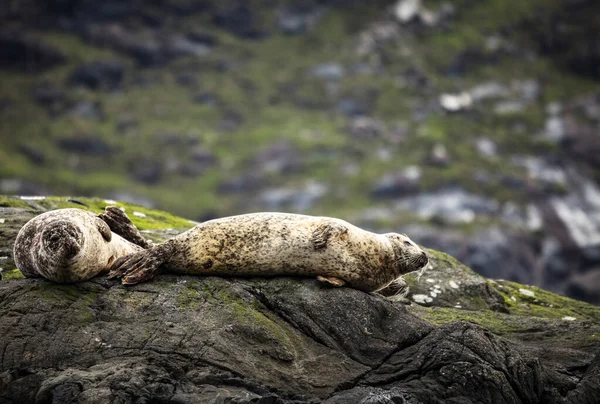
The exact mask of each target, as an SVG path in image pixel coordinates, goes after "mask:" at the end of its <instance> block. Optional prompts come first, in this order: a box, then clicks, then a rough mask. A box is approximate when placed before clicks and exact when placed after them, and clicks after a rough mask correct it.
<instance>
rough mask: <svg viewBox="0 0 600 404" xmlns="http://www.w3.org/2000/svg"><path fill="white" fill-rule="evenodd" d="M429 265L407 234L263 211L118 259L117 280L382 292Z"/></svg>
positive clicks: (203, 226) (215, 222) (209, 223)
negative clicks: (183, 277) (297, 284)
mask: <svg viewBox="0 0 600 404" xmlns="http://www.w3.org/2000/svg"><path fill="white" fill-rule="evenodd" d="M427 262H428V259H427V255H426V254H425V252H424V251H423V250H422V249H421V248H419V247H418V246H417V245H416V244H415V243H414V242H412V241H411V240H410V239H409V238H408V237H407V236H404V235H401V234H396V233H388V234H375V233H372V232H369V231H366V230H363V229H360V228H358V227H356V226H353V225H351V224H350V223H348V222H345V221H343V220H340V219H335V218H329V217H314V216H306V215H296V214H288V213H276V212H264V213H252V214H246V215H239V216H231V217H225V218H221V219H215V220H211V221H207V222H204V223H201V224H199V225H197V226H196V227H194V228H192V229H190V230H188V231H187V232H184V233H182V234H180V235H178V236H175V237H173V238H171V239H169V240H168V241H166V242H165V243H162V244H158V245H155V246H152V247H150V248H149V249H147V250H144V251H142V252H139V253H135V254H133V255H131V256H127V257H123V258H121V259H119V260H118V261H117V262H116V263H115V264H114V266H113V268H112V271H111V276H113V277H123V283H125V284H131V283H138V282H140V281H142V280H146V279H148V278H151V277H152V275H153V273H154V272H155V271H156V269H157V267H158V266H162V267H163V268H164V269H166V270H167V271H169V272H173V273H179V274H190V275H226V276H274V275H299V276H311V277H317V278H318V279H319V280H321V281H326V282H329V283H331V284H333V285H334V286H341V285H343V284H346V285H348V286H350V287H353V288H356V289H360V290H364V291H368V292H371V291H376V290H379V289H381V288H384V287H386V286H387V285H388V284H389V283H391V282H392V281H394V280H395V279H397V278H398V277H400V276H401V275H403V274H406V273H408V272H412V271H416V270H418V269H420V268H421V267H423V266H424V265H425V264H426V263H427Z"/></svg>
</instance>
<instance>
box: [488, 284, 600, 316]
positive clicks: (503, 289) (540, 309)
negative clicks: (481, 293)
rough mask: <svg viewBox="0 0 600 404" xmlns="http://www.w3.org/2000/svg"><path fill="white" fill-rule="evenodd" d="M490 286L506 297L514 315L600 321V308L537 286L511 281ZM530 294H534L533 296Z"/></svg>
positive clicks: (505, 299)
mask: <svg viewBox="0 0 600 404" xmlns="http://www.w3.org/2000/svg"><path fill="white" fill-rule="evenodd" d="M489 284H490V286H491V287H493V288H494V289H495V290H496V291H497V292H498V293H500V294H501V295H502V296H503V297H504V301H505V302H506V304H507V305H508V307H509V309H510V312H511V313H512V314H514V315H527V316H533V317H544V318H563V317H575V318H576V319H580V320H583V319H585V320H592V321H600V307H597V306H594V305H591V304H588V303H584V302H580V301H578V300H574V299H571V298H568V297H565V296H561V295H559V294H556V293H552V292H548V291H546V290H543V289H540V288H538V287H536V286H528V285H521V284H519V283H516V282H510V281H490V282H489ZM523 291H525V292H523ZM530 293H533V296H531V295H530Z"/></svg>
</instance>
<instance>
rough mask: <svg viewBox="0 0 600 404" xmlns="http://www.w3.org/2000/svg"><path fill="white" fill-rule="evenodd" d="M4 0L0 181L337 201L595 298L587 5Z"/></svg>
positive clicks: (264, 202)
mask: <svg viewBox="0 0 600 404" xmlns="http://www.w3.org/2000/svg"><path fill="white" fill-rule="evenodd" d="M2 4H3V5H2V7H1V8H0V140H1V143H0V145H1V148H0V193H1V194H17V195H73V196H77V195H83V196H99V197H102V198H108V199H117V200H122V201H129V202H135V203H139V204H142V205H146V206H149V207H155V208H159V209H163V210H168V211H170V212H172V213H176V214H178V215H181V216H184V217H186V218H189V219H192V220H197V221H202V220H206V219H210V218H214V217H218V216H223V215H231V214H239V213H245V212H252V211H262V210H278V211H289V212H298V213H308V214H315V215H327V216H335V217H340V218H343V219H345V220H347V221H350V222H352V223H354V224H356V225H359V226H362V227H364V228H367V229H370V230H373V231H378V232H385V231H398V232H403V233H407V234H409V235H410V236H411V237H412V238H413V239H414V240H416V241H417V242H419V243H422V244H424V245H425V246H427V247H431V248H435V249H439V250H442V251H445V252H447V253H449V254H452V255H454V256H455V257H457V258H458V259H460V260H462V261H463V262H465V263H466V264H468V265H470V266H471V267H472V268H473V269H475V270H476V271H477V272H479V273H481V274H483V275H485V276H488V277H492V278H504V279H509V280H514V281H517V282H521V283H527V284H534V285H539V286H541V287H544V288H547V289H550V290H552V291H556V292H559V293H562V294H566V295H569V296H572V297H575V298H578V299H583V300H586V301H589V302H593V303H596V304H600V187H599V183H600V29H599V27H600V2H598V1H595V0H440V1H438V0H423V1H418V0H400V1H397V0H393V1H374V0H370V1H366V0H365V1H359V0H305V1H291V0H288V1H286V0H249V1H244V0H220V1H219V0H214V1H209V0H154V1H143V0H129V1H127V0H120V1H117V0H107V1H102V2H99V1H94V0H4V1H3V2H2Z"/></svg>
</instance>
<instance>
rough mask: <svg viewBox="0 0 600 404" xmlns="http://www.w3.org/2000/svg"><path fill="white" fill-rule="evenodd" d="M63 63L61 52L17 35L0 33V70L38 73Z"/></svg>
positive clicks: (40, 42)
mask: <svg viewBox="0 0 600 404" xmlns="http://www.w3.org/2000/svg"><path fill="white" fill-rule="evenodd" d="M65 61H66V57H65V56H64V55H63V54H62V53H61V52H59V51H58V50H56V49H54V48H53V47H51V46H50V45H48V44H46V43H44V42H42V41H39V40H37V39H34V38H30V37H28V36H25V35H22V34H19V33H0V69H17V70H26V71H29V72H40V71H43V70H47V69H50V68H52V67H54V66H57V65H59V64H62V63H64V62H65Z"/></svg>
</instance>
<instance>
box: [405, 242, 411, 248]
mask: <svg viewBox="0 0 600 404" xmlns="http://www.w3.org/2000/svg"><path fill="white" fill-rule="evenodd" d="M404 245H405V246H407V247H410V246H412V244H411V243H410V241H405V242H404Z"/></svg>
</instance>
